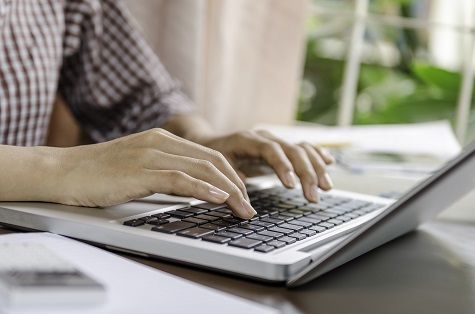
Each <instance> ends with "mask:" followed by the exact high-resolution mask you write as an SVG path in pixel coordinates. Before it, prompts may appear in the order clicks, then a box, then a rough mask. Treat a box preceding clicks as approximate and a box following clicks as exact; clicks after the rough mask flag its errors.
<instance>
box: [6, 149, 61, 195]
mask: <svg viewBox="0 0 475 314" xmlns="http://www.w3.org/2000/svg"><path fill="white" fill-rule="evenodd" d="M59 151H60V150H59V149H56V148H49V147H17V146H7V145H0V173H1V174H2V175H1V176H0V201H55V198H54V195H53V193H52V191H54V190H55V184H57V183H56V182H57V180H56V177H57V173H58V168H59V167H58V164H59V162H58V160H59V159H58V153H59Z"/></svg>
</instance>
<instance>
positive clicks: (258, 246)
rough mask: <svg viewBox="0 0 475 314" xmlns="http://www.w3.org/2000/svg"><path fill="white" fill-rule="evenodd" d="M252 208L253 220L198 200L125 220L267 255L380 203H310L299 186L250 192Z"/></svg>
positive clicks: (324, 199) (324, 198)
mask: <svg viewBox="0 0 475 314" xmlns="http://www.w3.org/2000/svg"><path fill="white" fill-rule="evenodd" d="M249 197H250V200H251V204H252V206H253V207H254V209H255V210H256V212H257V215H255V216H254V217H253V218H252V219H249V220H246V219H241V218H238V217H235V216H234V215H233V213H232V211H231V209H229V208H228V207H227V205H226V204H221V205H216V204H212V203H203V204H199V205H194V206H187V207H184V208H180V209H177V210H172V211H168V212H164V213H159V214H155V215H150V216H144V217H140V218H137V219H132V220H128V221H125V222H124V225H126V226H130V227H139V226H144V225H145V226H150V227H151V229H150V230H151V231H155V232H162V233H167V234H175V235H177V236H182V237H187V238H192V239H197V240H202V241H208V242H213V243H217V244H221V245H229V246H233V247H237V248H242V249H252V250H254V251H257V252H262V253H268V252H272V251H273V250H275V249H279V248H282V247H285V246H286V245H289V244H292V243H295V242H297V241H301V240H303V239H306V238H307V237H311V236H314V235H316V234H318V233H322V232H325V231H327V230H329V229H331V228H334V227H336V226H339V225H341V224H344V223H345V222H348V221H350V220H352V219H355V218H357V217H360V216H362V215H365V214H368V213H370V212H372V211H374V210H376V209H378V208H381V207H383V206H384V205H381V204H376V203H371V202H366V201H361V200H355V199H351V198H347V197H339V196H334V195H329V194H325V193H321V194H320V198H321V201H320V202H319V203H309V202H308V201H307V200H306V199H305V198H304V197H303V196H302V191H300V190H288V189H285V188H282V187H277V188H272V189H268V190H261V191H256V192H251V193H249Z"/></svg>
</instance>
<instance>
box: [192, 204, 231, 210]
mask: <svg viewBox="0 0 475 314" xmlns="http://www.w3.org/2000/svg"><path fill="white" fill-rule="evenodd" d="M226 206H227V205H226V204H213V203H203V204H198V205H193V207H196V208H201V209H207V210H216V209H220V208H224V207H226Z"/></svg>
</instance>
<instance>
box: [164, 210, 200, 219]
mask: <svg viewBox="0 0 475 314" xmlns="http://www.w3.org/2000/svg"><path fill="white" fill-rule="evenodd" d="M168 214H170V216H172V217H175V218H178V219H184V218H188V217H192V216H193V215H194V214H192V213H188V212H183V211H181V210H172V211H169V212H168Z"/></svg>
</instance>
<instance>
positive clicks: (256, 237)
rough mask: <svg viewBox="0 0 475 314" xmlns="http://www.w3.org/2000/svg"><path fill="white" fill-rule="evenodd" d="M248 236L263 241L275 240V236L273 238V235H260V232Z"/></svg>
mask: <svg viewBox="0 0 475 314" xmlns="http://www.w3.org/2000/svg"><path fill="white" fill-rule="evenodd" d="M246 238H248V239H253V240H259V241H262V242H269V241H272V240H274V238H272V237H266V236H263V235H260V234H257V233H254V234H250V235H248V236H246Z"/></svg>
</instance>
